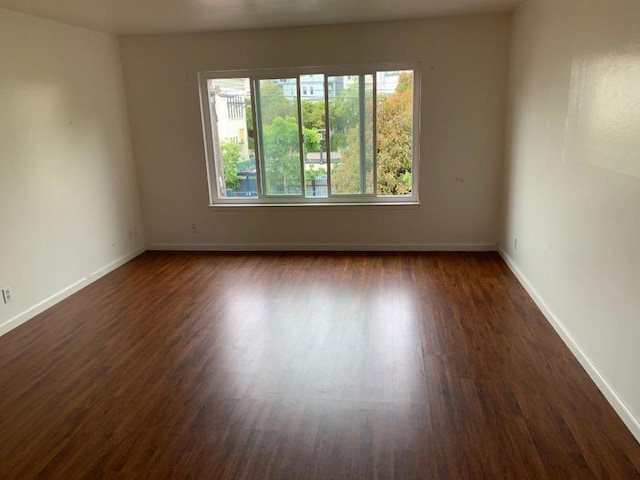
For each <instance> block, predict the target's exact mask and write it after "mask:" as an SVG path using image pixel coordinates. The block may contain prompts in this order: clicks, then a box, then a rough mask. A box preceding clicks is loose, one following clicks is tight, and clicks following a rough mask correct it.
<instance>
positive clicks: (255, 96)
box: [247, 78, 265, 197]
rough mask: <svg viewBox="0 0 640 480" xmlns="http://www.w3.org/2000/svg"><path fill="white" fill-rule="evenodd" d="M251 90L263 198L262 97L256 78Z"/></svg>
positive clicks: (258, 172)
mask: <svg viewBox="0 0 640 480" xmlns="http://www.w3.org/2000/svg"><path fill="white" fill-rule="evenodd" d="M249 86H250V88H251V114H252V117H253V122H252V123H253V146H254V152H253V154H254V155H255V158H256V186H257V187H258V197H263V196H264V192H265V188H264V183H263V182H264V176H263V175H262V166H263V163H262V125H261V123H262V122H260V120H259V117H260V112H259V102H260V101H259V99H258V97H259V96H260V81H259V80H258V79H256V78H251V79H250V81H249ZM247 141H248V136H247Z"/></svg>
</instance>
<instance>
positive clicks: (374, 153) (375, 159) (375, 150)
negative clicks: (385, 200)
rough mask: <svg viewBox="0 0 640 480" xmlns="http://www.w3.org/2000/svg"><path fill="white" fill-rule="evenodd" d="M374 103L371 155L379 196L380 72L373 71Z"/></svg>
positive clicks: (372, 110)
mask: <svg viewBox="0 0 640 480" xmlns="http://www.w3.org/2000/svg"><path fill="white" fill-rule="evenodd" d="M371 95H372V100H373V105H372V107H371V112H372V113H371V114H372V116H373V118H372V119H371V122H372V125H373V132H372V141H373V151H372V152H371V155H372V157H373V172H372V176H373V196H374V197H377V196H378V72H373V92H372V94H371Z"/></svg>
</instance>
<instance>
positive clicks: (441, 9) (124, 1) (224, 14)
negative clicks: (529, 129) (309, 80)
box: [0, 0, 520, 34]
mask: <svg viewBox="0 0 640 480" xmlns="http://www.w3.org/2000/svg"><path fill="white" fill-rule="evenodd" d="M518 3H520V0H0V8H6V9H9V10H14V11H18V12H23V13H28V14H31V15H35V16H39V17H44V18H48V19H51V20H57V21H60V22H64V23H68V24H71V25H77V26H82V27H86V28H90V29H93V30H98V31H102V32H107V33H113V34H141V33H168V32H195V31H214V30H234V29H245V28H260V27H283V26H293V25H300V26H301V25H319V24H332V23H352V22H365V21H372V20H395V19H406V18H418V17H428V16H436V15H454V14H463V13H481V12H497V11H505V10H510V9H512V8H513V7H514V6H515V5H516V4H518Z"/></svg>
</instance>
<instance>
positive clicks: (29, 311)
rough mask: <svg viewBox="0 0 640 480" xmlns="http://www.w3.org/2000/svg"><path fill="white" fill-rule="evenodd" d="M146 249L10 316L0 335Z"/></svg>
mask: <svg viewBox="0 0 640 480" xmlns="http://www.w3.org/2000/svg"><path fill="white" fill-rule="evenodd" d="M145 250H146V248H145V247H140V248H137V249H135V250H133V251H131V252H129V253H127V254H126V255H123V256H122V257H120V258H118V259H116V260H114V261H113V262H110V263H109V264H107V265H105V266H104V267H101V268H99V269H98V270H96V271H94V272H91V273H90V274H89V275H87V276H86V277H84V278H81V279H80V280H78V281H77V282H74V283H72V284H71V285H69V286H67V287H65V288H63V289H62V290H60V291H59V292H56V293H54V294H53V295H51V296H50V297H48V298H45V299H44V300H42V301H41V302H39V303H37V304H36V305H34V306H33V307H31V308H28V309H27V310H25V311H24V312H22V313H19V314H18V315H16V316H15V317H13V318H10V319H9V320H7V321H5V322H3V323H2V324H0V336H2V335H4V334H5V333H7V332H9V331H11V330H13V329H14V328H16V327H18V326H19V325H22V324H23V323H25V322H26V321H27V320H31V319H32V318H33V317H35V316H36V315H38V314H40V313H42V312H44V311H45V310H46V309H47V308H50V307H52V306H53V305H55V304H56V303H58V302H60V301H62V300H64V299H65V298H67V297H69V296H71V295H73V294H74V293H76V292H77V291H78V290H80V289H82V288H84V287H86V286H87V285H89V284H91V283H93V282H95V281H96V280H98V279H99V278H101V277H104V276H105V275H106V274H107V273H109V272H112V271H113V270H115V269H116V268H118V267H120V266H122V265H124V264H125V263H127V262H128V261H129V260H131V259H133V258H135V257H137V256H138V255H140V254H141V253H143V252H144V251H145Z"/></svg>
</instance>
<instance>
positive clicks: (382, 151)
mask: <svg viewBox="0 0 640 480" xmlns="http://www.w3.org/2000/svg"><path fill="white" fill-rule="evenodd" d="M376 86H377V103H378V105H377V115H376V123H377V133H376V135H377V149H378V152H377V166H378V172H377V176H378V188H377V190H378V195H381V196H389V195H411V186H412V182H411V164H412V160H413V71H412V70H405V71H392V72H377V77H376Z"/></svg>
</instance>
